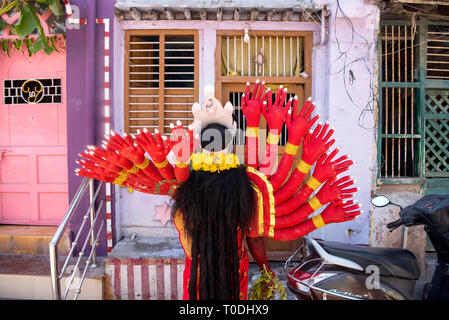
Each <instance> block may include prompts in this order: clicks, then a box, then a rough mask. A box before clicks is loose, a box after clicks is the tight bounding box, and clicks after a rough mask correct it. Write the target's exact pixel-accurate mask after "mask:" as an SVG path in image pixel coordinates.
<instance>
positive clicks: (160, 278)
mask: <svg viewBox="0 0 449 320" xmlns="http://www.w3.org/2000/svg"><path fill="white" fill-rule="evenodd" d="M156 284H157V285H156V291H157V299H158V300H164V292H165V286H164V264H163V262H162V261H161V260H157V262H156Z"/></svg>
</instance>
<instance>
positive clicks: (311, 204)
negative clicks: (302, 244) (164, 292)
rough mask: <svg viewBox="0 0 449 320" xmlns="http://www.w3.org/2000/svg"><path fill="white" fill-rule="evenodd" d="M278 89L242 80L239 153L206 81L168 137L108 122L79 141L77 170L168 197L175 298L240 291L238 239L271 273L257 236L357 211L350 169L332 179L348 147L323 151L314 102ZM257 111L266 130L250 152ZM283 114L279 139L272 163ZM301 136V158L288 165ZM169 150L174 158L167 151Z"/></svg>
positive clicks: (244, 262)
mask: <svg viewBox="0 0 449 320" xmlns="http://www.w3.org/2000/svg"><path fill="white" fill-rule="evenodd" d="M286 95H287V90H286V89H284V88H283V87H282V86H280V87H279V89H278V90H277V93H276V95H275V99H274V101H273V99H272V93H271V90H270V89H267V90H266V91H265V92H264V82H262V83H260V82H259V81H257V82H256V83H255V85H254V86H253V90H252V92H250V85H249V83H248V84H247V86H246V89H245V93H244V95H243V96H242V101H241V108H242V112H243V114H244V115H245V119H246V124H247V128H246V144H245V157H244V158H245V159H244V162H240V160H239V158H238V157H237V156H236V155H235V154H233V153H232V150H233V147H232V140H233V137H234V135H235V133H236V130H237V126H236V123H235V121H233V119H232V114H233V111H234V107H233V106H232V104H231V103H230V102H227V103H226V104H225V106H224V107H223V106H222V104H221V103H220V102H219V101H218V100H217V99H216V98H215V97H214V93H213V89H212V88H211V87H208V88H206V90H205V99H204V102H203V104H202V105H201V106H200V105H199V104H197V103H195V104H194V105H193V106H192V113H193V116H194V121H193V123H192V124H191V125H189V126H188V128H187V130H185V129H184V127H183V125H182V123H181V122H180V121H178V122H177V124H176V126H175V125H173V124H171V131H172V135H171V137H170V138H168V137H166V136H164V135H161V134H160V133H159V132H158V131H157V130H155V132H154V134H151V133H150V132H149V131H148V130H145V129H144V130H143V131H138V133H137V135H135V136H134V135H128V134H124V136H123V137H121V136H120V135H119V134H117V133H115V132H113V131H111V134H110V135H106V136H105V138H106V140H105V141H104V143H103V145H102V147H101V148H99V147H95V146H89V147H88V149H87V150H86V151H85V152H83V153H81V154H80V156H81V157H82V158H83V159H82V160H79V161H78V163H79V164H80V165H81V168H78V169H76V174H78V175H80V176H85V177H90V178H95V179H99V180H102V181H106V182H111V183H114V184H117V185H122V186H126V187H128V188H132V189H134V190H137V191H141V192H145V193H150V194H167V195H170V196H171V197H172V199H173V204H172V214H173V220H174V223H175V227H176V229H177V230H178V232H179V239H180V242H181V245H182V247H183V248H184V251H185V254H186V266H185V271H184V295H183V297H184V299H219V300H228V299H235V300H238V299H246V298H247V290H248V266H249V262H248V253H247V252H246V249H245V245H244V243H245V241H246V243H247V245H248V249H249V251H250V252H251V255H252V256H253V257H254V259H255V261H256V263H257V264H258V265H259V267H260V268H261V270H268V272H270V273H273V272H272V271H271V269H270V267H269V264H268V260H267V257H266V250H265V246H264V241H263V239H264V238H266V239H273V240H278V241H289V240H294V239H298V238H300V237H302V236H304V235H306V234H308V233H310V232H312V231H313V230H316V229H318V228H321V227H323V226H325V225H326V224H329V223H338V222H345V221H349V220H352V219H354V218H356V217H357V216H358V215H359V214H360V213H361V212H362V211H361V210H360V205H358V204H357V203H356V201H355V200H353V199H350V198H352V197H353V193H354V192H356V191H357V190H358V189H357V188H355V187H353V184H354V182H355V181H354V180H353V179H352V177H350V176H344V177H342V178H338V179H337V176H338V175H339V174H341V173H343V172H345V171H346V170H348V168H349V167H350V165H352V164H353V162H352V161H351V160H348V158H349V156H348V155H343V156H340V157H339V158H337V159H334V158H335V157H336V155H337V153H338V152H339V150H340V149H338V148H337V149H334V150H333V151H331V152H329V153H328V150H329V149H330V147H331V146H332V145H333V143H334V142H335V140H333V139H331V137H332V134H333V129H329V123H328V122H326V123H324V124H323V123H321V122H320V123H318V124H317V125H316V126H315V128H314V129H313V130H311V128H312V126H313V125H314V124H315V123H316V121H317V120H318V118H319V116H315V117H312V113H313V111H314V108H315V104H314V103H312V102H311V100H310V99H308V100H307V101H306V102H305V104H304V105H303V107H302V108H300V109H298V99H297V97H293V98H291V99H289V100H288V101H285V100H286ZM261 116H263V117H264V118H265V119H266V121H267V125H268V136H267V142H266V146H265V150H264V153H263V156H262V157H261V159H259V156H258V138H259V123H260V117H261ZM284 123H285V124H286V126H287V130H288V143H287V145H286V147H285V152H284V154H283V156H282V158H281V161H280V162H279V165H278V166H277V168H276V169H275V164H276V159H277V148H278V143H279V136H280V132H281V129H282V126H283V125H284ZM301 144H302V158H301V161H300V162H299V164H298V165H297V166H296V167H295V168H293V170H292V172H291V173H290V174H289V172H290V171H291V169H292V165H293V162H294V159H295V157H296V154H297V152H298V151H299V149H300V145H301ZM146 154H148V156H149V157H147V156H146ZM169 154H173V157H174V161H171V162H170V161H168V158H169ZM314 165H315V168H314V170H313V173H312V174H310V171H311V169H312V167H313V166H314ZM306 178H307V179H306ZM323 206H326V208H325V209H324V210H323V211H322V212H321V213H320V214H315V215H313V216H312V217H310V216H311V215H312V214H313V213H314V212H315V211H317V210H318V209H320V208H321V207H323ZM309 217H310V218H309Z"/></svg>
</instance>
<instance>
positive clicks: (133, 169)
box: [128, 164, 139, 175]
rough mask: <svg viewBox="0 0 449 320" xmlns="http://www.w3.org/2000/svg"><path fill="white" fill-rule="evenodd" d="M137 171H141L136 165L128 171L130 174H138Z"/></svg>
mask: <svg viewBox="0 0 449 320" xmlns="http://www.w3.org/2000/svg"><path fill="white" fill-rule="evenodd" d="M137 171H139V168H138V167H137V166H136V165H135V164H133V167H132V168H131V169H129V170H128V172H129V174H131V173H136V172H137ZM129 174H128V175H129Z"/></svg>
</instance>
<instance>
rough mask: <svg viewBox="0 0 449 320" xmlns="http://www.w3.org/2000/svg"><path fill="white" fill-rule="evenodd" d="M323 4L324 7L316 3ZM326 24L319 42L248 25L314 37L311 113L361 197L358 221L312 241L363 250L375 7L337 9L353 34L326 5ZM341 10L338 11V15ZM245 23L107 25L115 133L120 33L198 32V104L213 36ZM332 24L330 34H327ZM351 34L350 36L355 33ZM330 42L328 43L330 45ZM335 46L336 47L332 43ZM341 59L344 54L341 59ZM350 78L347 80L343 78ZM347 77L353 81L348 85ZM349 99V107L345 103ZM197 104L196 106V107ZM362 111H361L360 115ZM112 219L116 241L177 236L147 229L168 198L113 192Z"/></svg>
mask: <svg viewBox="0 0 449 320" xmlns="http://www.w3.org/2000/svg"><path fill="white" fill-rule="evenodd" d="M320 2H323V1H320ZM330 2H331V5H330V6H329V10H330V13H331V15H330V17H329V22H330V25H331V26H332V27H331V28H327V29H326V36H325V39H324V42H323V43H321V39H320V24H319V22H317V23H314V22H252V23H251V28H252V29H254V30H279V31H282V30H311V31H313V32H314V47H313V53H312V69H313V75H312V76H313V84H312V95H313V99H314V100H316V101H318V102H319V107H318V110H317V112H319V113H321V119H322V120H323V121H325V120H330V122H331V125H332V126H334V127H335V137H336V138H337V143H336V146H342V151H341V152H342V154H344V153H349V154H351V159H353V160H355V162H356V163H355V165H354V166H353V167H352V169H351V170H350V172H348V173H347V174H350V175H353V176H354V177H355V179H357V180H358V182H357V185H358V186H359V187H360V191H359V192H358V193H357V194H356V198H357V199H358V200H359V202H360V203H362V204H363V208H364V209H365V212H364V214H363V215H361V216H360V217H359V218H358V219H357V220H355V221H351V222H348V223H344V224H335V225H329V226H326V227H325V228H322V229H320V230H317V231H316V232H314V233H313V236H314V237H318V238H322V239H328V240H336V241H343V242H351V243H361V244H369V239H370V221H371V215H372V212H371V210H370V198H371V190H372V177H373V174H375V169H376V168H375V167H373V163H375V161H374V160H375V159H376V155H375V148H374V147H373V146H375V130H376V129H375V128H374V124H373V119H374V115H373V113H372V112H371V111H369V110H367V108H365V105H368V106H371V107H372V105H370V104H369V103H368V102H369V101H370V99H372V86H371V84H372V83H373V81H376V79H375V78H374V77H375V75H374V66H375V59H374V57H375V31H376V27H377V25H378V10H377V7H375V6H372V5H367V4H365V3H364V1H363V0H357V1H350V2H349V1H340V2H341V6H342V7H341V8H342V9H343V10H344V12H345V13H346V14H347V15H348V17H349V18H350V19H351V21H352V23H353V26H354V28H353V29H352V28H351V27H350V26H349V25H348V21H347V20H346V19H345V18H343V16H342V12H341V11H339V12H338V14H337V17H335V13H336V12H337V8H336V6H335V5H336V1H330ZM339 10H340V9H339ZM245 23H246V22H235V21H223V22H215V21H124V22H122V23H119V22H117V21H115V22H114V28H115V41H114V51H115V52H117V53H120V54H117V55H116V59H115V61H114V66H115V67H114V70H115V71H114V78H115V79H116V83H115V94H114V105H115V106H118V107H116V109H115V118H114V128H115V129H116V130H117V131H119V132H122V131H123V127H124V126H123V118H124V117H123V107H120V106H123V52H124V38H123V30H126V29H198V30H199V37H200V39H199V40H200V41H199V45H200V48H199V51H200V57H199V61H200V80H199V82H200V83H199V87H200V93H199V96H200V99H201V98H202V96H203V94H202V89H203V88H204V86H205V85H206V84H214V73H213V72H210V70H214V64H215V61H214V51H215V42H216V30H220V29H221V30H232V29H237V30H243V28H244V25H245ZM334 24H335V28H336V29H334V27H333V26H334ZM355 32H356V33H357V34H356V33H355ZM329 36H330V37H329ZM337 39H338V42H337ZM341 52H344V53H345V54H344V55H343V56H342V54H341ZM340 70H342V71H340ZM350 70H351V72H350ZM350 73H351V74H353V75H354V78H353V79H351V80H350V79H349V75H350ZM351 99H352V101H351ZM200 102H201V101H200ZM360 106H362V107H360ZM361 119H362V120H361ZM116 200H117V201H116V212H117V218H118V217H120V230H121V231H120V233H118V234H121V235H129V234H130V233H132V232H137V233H138V234H139V235H144V236H177V232H176V231H175V230H174V229H173V227H172V225H171V223H168V224H167V225H166V227H163V226H162V225H161V223H160V222H159V221H154V220H153V218H154V214H155V211H154V210H155V209H154V208H155V207H156V206H159V205H161V204H162V203H163V202H167V203H168V202H169V198H168V197H164V196H150V195H144V194H141V193H138V192H133V193H130V192H129V191H128V190H127V189H125V188H116Z"/></svg>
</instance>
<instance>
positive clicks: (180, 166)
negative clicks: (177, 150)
mask: <svg viewBox="0 0 449 320" xmlns="http://www.w3.org/2000/svg"><path fill="white" fill-rule="evenodd" d="M175 165H176V166H177V167H178V168H181V169H182V168H185V167H188V166H189V162H187V163H185V162H177V161H175Z"/></svg>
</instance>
